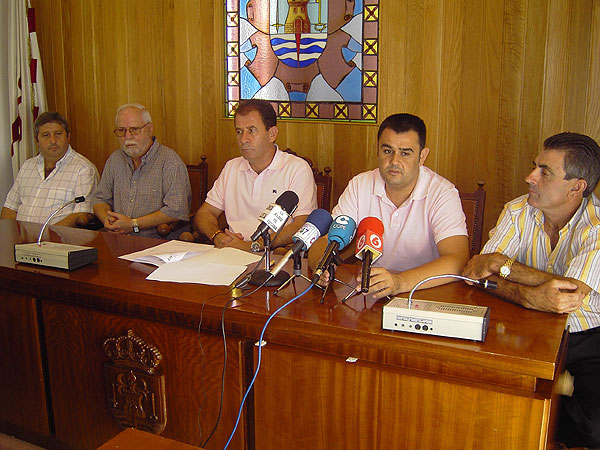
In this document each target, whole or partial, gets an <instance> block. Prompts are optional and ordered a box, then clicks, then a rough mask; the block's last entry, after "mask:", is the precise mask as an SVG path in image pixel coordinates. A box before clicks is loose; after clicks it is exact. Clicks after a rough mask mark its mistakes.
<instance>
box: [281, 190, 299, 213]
mask: <svg viewBox="0 0 600 450" xmlns="http://www.w3.org/2000/svg"><path fill="white" fill-rule="evenodd" d="M298 201H299V198H298V195H297V194H296V193H295V192H293V191H285V192H284V193H283V194H281V195H280V196H279V197H278V198H277V200H275V203H277V204H278V205H279V206H281V209H283V210H284V211H285V212H286V213H288V214H291V213H292V211H293V210H294V208H295V207H296V206H297V205H298Z"/></svg>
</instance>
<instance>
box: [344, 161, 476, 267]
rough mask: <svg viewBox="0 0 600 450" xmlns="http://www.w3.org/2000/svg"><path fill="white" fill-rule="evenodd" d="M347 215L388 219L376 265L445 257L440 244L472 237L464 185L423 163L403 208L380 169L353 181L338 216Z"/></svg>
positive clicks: (410, 264)
mask: <svg viewBox="0 0 600 450" xmlns="http://www.w3.org/2000/svg"><path fill="white" fill-rule="evenodd" d="M340 214H346V215H348V216H350V217H352V218H353V219H354V220H356V223H357V224H359V223H360V221H361V220H362V219H364V218H365V217H369V216H372V217H377V218H379V219H380V220H381V221H382V222H383V226H384V232H383V254H382V255H381V257H380V258H379V259H378V260H377V261H376V262H375V264H374V265H375V266H379V267H385V268H386V269H389V270H392V271H398V272H402V271H405V270H409V269H413V268H415V267H419V266H422V265H423V264H425V263H428V262H430V261H433V260H434V259H436V258H438V257H439V256H440V254H439V252H438V249H437V243H438V242H440V241H441V240H443V239H446V238H448V237H451V236H467V226H466V223H465V214H464V212H463V210H462V205H461V202H460V197H459V195H458V190H457V189H456V188H455V187H454V185H453V184H452V183H450V182H449V181H448V180H446V179H445V178H443V177H441V176H440V175H438V174H437V173H435V172H434V171H432V170H431V169H429V168H427V167H424V166H421V167H420V170H419V178H418V179H417V184H416V185H415V188H414V189H413V192H412V193H411V194H410V196H409V198H408V199H407V200H406V201H405V202H404V203H403V204H402V205H400V207H398V208H396V205H394V203H393V202H392V201H391V200H390V199H389V198H388V196H387V194H386V192H385V182H384V181H383V178H381V175H380V173H379V169H374V170H371V171H368V172H363V173H361V174H359V175H357V176H355V177H354V178H352V180H350V183H349V184H348V186H347V187H346V189H345V190H344V192H343V193H342V195H341V197H340V199H339V201H338V204H337V205H336V206H335V208H333V217H337V216H338V215H340Z"/></svg>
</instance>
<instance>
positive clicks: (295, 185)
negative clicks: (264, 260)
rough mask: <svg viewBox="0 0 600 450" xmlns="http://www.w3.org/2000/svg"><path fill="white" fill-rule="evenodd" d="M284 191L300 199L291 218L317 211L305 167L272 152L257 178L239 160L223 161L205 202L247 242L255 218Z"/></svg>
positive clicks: (301, 162) (310, 176) (309, 172)
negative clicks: (220, 213) (223, 212)
mask: <svg viewBox="0 0 600 450" xmlns="http://www.w3.org/2000/svg"><path fill="white" fill-rule="evenodd" d="M285 191H293V192H295V193H296V194H297V195H298V198H299V199H300V200H299V202H298V208H297V209H296V211H295V213H294V216H299V215H308V214H310V213H311V212H312V211H313V210H314V209H316V208H317V188H316V185H315V179H314V176H313V173H312V169H311V168H310V166H309V165H308V163H307V162H306V161H304V160H303V159H302V158H299V157H297V156H294V155H291V154H289V153H285V152H282V151H280V150H279V149H276V151H275V156H274V157H273V161H271V164H269V166H268V167H267V168H266V169H265V170H263V171H262V172H261V173H259V174H257V173H256V172H255V171H254V169H252V167H251V166H250V164H249V163H248V161H246V160H245V159H244V158H243V157H241V156H239V157H237V158H234V159H231V160H229V161H227V163H226V164H225V167H224V168H223V170H222V171H221V174H220V175H219V178H217V180H216V181H215V184H214V185H213V187H212V189H211V190H210V191H209V192H208V195H207V196H206V201H207V202H208V204H210V205H212V206H214V207H215V208H218V209H220V210H222V211H225V217H226V218H227V223H228V224H229V229H230V230H231V231H233V232H234V233H241V234H242V236H244V240H246V241H248V240H250V236H251V235H252V233H254V231H255V230H256V227H257V226H258V225H259V223H260V222H259V220H258V216H260V215H261V214H262V213H263V212H264V211H265V208H266V207H267V206H268V205H269V203H272V202H274V201H275V200H277V198H278V197H279V196H280V195H281V194H283V193H284V192H285ZM288 223H290V222H288Z"/></svg>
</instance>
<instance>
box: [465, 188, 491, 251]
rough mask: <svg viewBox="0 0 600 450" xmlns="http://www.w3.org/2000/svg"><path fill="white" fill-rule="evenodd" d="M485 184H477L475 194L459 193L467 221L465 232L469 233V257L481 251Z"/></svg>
mask: <svg viewBox="0 0 600 450" xmlns="http://www.w3.org/2000/svg"><path fill="white" fill-rule="evenodd" d="M484 184H485V182H483V181H478V182H477V186H478V188H477V190H476V191H475V192H459V195H460V201H461V203H462V208H463V211H464V213H465V218H466V220H467V232H468V233H469V252H470V254H471V256H473V255H476V254H478V253H479V252H480V251H481V239H482V234H483V212H484V210H485V190H484V189H483V185H484Z"/></svg>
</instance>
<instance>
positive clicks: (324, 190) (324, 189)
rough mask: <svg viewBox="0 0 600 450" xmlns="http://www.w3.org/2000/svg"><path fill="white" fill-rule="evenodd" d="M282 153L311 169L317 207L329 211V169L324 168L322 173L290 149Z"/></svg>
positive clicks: (331, 181)
mask: <svg viewBox="0 0 600 450" xmlns="http://www.w3.org/2000/svg"><path fill="white" fill-rule="evenodd" d="M284 152H286V153H289V154H291V155H294V156H298V157H299V158H302V159H303V160H304V161H306V162H307V163H308V165H309V166H310V168H311V169H312V172H313V176H314V177H315V184H316V185H317V206H318V207H319V208H322V209H325V210H327V211H331V188H332V185H333V178H332V177H331V167H325V168H324V169H323V171H320V170H319V169H317V168H316V167H315V166H314V165H313V162H312V160H311V159H310V158H309V157H307V156H302V155H298V153H296V152H295V151H293V150H292V149H290V148H286V149H285V150H284Z"/></svg>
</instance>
